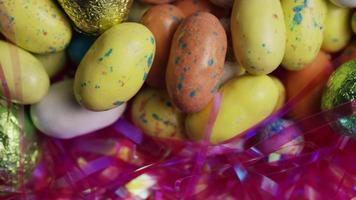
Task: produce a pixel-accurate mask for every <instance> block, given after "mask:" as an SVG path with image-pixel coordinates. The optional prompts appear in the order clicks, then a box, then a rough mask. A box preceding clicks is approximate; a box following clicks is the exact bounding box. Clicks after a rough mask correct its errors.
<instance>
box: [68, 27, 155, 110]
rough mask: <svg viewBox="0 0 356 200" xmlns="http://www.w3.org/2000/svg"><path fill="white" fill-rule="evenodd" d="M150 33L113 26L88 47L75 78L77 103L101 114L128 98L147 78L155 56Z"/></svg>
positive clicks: (142, 29) (132, 28)
mask: <svg viewBox="0 0 356 200" xmlns="http://www.w3.org/2000/svg"><path fill="white" fill-rule="evenodd" d="M155 48H156V44H155V39H154V37H153V34H152V33H151V32H150V31H149V30H148V29H147V28H146V27H145V26H143V25H141V24H138V23H122V24H119V25H115V26H113V27H112V28H110V29H109V30H108V31H106V32H105V33H103V34H102V35H101V36H100V37H99V38H98V39H97V40H96V41H95V43H94V44H93V45H92V46H91V47H90V49H89V50H88V52H87V53H86V55H85V56H84V58H83V60H82V61H81V63H80V65H79V67H78V70H77V72H76V75H75V82H74V93H75V96H76V99H77V100H78V102H79V103H80V104H82V105H83V106H84V107H86V108H87V109H90V110H94V111H103V110H108V109H111V108H114V107H116V106H118V105H121V104H122V103H123V102H126V101H128V100H129V99H131V98H132V97H133V96H134V95H135V94H136V93H137V92H138V90H139V89H140V88H141V86H142V85H143V83H144V81H145V80H146V78H147V74H148V72H149V70H150V68H151V65H152V62H153V58H154V55H155Z"/></svg>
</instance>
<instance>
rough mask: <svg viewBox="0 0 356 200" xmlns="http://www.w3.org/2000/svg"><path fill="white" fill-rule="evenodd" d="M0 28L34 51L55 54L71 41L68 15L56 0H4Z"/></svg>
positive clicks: (0, 15)
mask: <svg viewBox="0 0 356 200" xmlns="http://www.w3.org/2000/svg"><path fill="white" fill-rule="evenodd" d="M0 31H1V33H2V34H4V36H5V37H6V38H7V39H9V40H10V41H12V42H13V43H15V44H16V45H18V46H20V47H22V48H24V49H26V50H28V51H31V52H33V53H53V52H57V51H61V50H63V49H64V48H65V47H66V46H67V45H68V44H69V42H70V39H71V37H72V31H71V27H70V24H69V23H68V21H67V18H66V17H65V15H64V14H63V12H61V10H60V9H59V7H58V6H57V5H56V4H55V3H54V1H52V0H31V1H29V0H4V1H0Z"/></svg>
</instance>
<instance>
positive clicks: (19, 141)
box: [0, 100, 40, 199]
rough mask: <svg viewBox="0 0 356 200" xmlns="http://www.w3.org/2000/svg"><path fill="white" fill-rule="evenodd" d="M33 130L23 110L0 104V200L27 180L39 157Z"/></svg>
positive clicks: (20, 107) (3, 103)
mask: <svg viewBox="0 0 356 200" xmlns="http://www.w3.org/2000/svg"><path fill="white" fill-rule="evenodd" d="M39 152H40V151H39V146H38V143H37V137H36V132H35V128H34V126H33V125H32V123H31V121H30V118H29V116H28V114H27V113H26V112H25V110H24V107H22V106H16V105H11V106H10V107H8V106H6V102H4V101H2V100H0V199H2V198H1V197H2V196H4V195H7V194H9V193H12V192H16V191H18V190H19V189H20V187H21V186H22V185H23V184H25V183H26V181H28V180H29V178H30V177H31V175H32V172H33V169H34V167H35V166H36V164H37V161H38V157H39Z"/></svg>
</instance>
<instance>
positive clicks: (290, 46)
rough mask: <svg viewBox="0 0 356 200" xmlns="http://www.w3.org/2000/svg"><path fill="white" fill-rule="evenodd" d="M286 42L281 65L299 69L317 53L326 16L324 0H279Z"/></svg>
mask: <svg viewBox="0 0 356 200" xmlns="http://www.w3.org/2000/svg"><path fill="white" fill-rule="evenodd" d="M281 3H282V8H283V12H284V18H285V24H286V30H287V43H286V51H285V54H284V58H283V62H282V64H283V66H284V67H285V68H286V69H289V70H300V69H302V68H303V67H304V66H305V65H306V64H308V63H310V62H312V61H313V60H314V58H315V57H316V56H317V55H318V53H319V51H320V47H321V43H322V41H323V29H324V21H325V16H326V11H327V10H326V3H325V2H324V0H281Z"/></svg>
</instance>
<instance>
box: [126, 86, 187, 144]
mask: <svg viewBox="0 0 356 200" xmlns="http://www.w3.org/2000/svg"><path fill="white" fill-rule="evenodd" d="M131 116H132V121H133V122H134V123H135V125H136V126H138V127H140V128H141V129H142V130H143V131H144V132H145V133H147V134H149V135H152V136H156V137H160V138H171V139H173V138H174V139H183V138H185V136H184V121H183V120H184V116H183V113H182V112H180V111H179V110H178V109H177V108H176V107H175V106H174V105H173V103H172V101H171V100H170V99H169V96H168V94H167V92H166V91H164V90H158V89H150V88H148V89H144V90H141V91H140V92H139V93H138V95H137V96H136V97H135V99H134V101H133V104H132V108H131Z"/></svg>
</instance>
